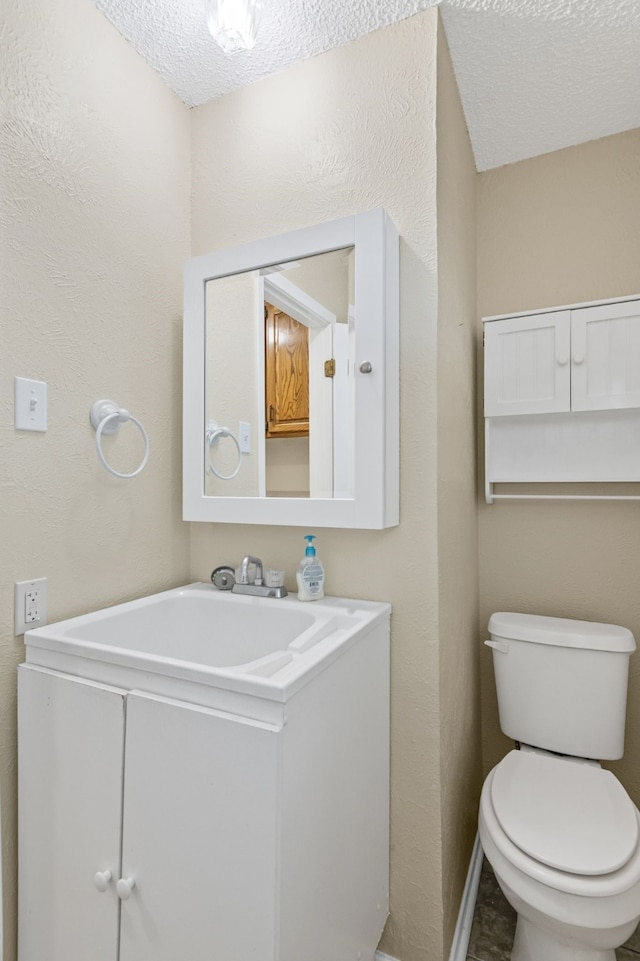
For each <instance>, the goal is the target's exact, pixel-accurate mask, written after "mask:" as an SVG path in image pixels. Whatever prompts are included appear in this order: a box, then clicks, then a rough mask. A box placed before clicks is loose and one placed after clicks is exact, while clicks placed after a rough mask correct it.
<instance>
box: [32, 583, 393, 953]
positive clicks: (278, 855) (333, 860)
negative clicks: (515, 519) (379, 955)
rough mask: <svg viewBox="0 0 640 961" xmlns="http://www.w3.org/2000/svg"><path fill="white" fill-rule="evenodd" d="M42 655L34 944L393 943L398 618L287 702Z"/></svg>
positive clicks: (96, 947)
mask: <svg viewBox="0 0 640 961" xmlns="http://www.w3.org/2000/svg"><path fill="white" fill-rule="evenodd" d="M274 603H275V602H274ZM28 653H29V656H30V657H33V658H41V659H42V660H44V661H45V662H46V663H42V662H41V663H27V664H23V665H21V666H20V667H19V669H18V732H19V737H18V760H19V779H18V780H19V922H18V958H19V961H44V959H46V961H182V959H184V961H213V959H215V961H218V959H220V961H301V959H304V961H326V959H329V958H335V959H336V961H342V959H343V958H344V959H347V958H350V957H353V958H356V956H357V955H358V953H360V955H361V957H362V959H363V961H370V959H372V958H373V955H374V953H375V949H376V946H377V943H378V940H379V938H380V935H381V933H382V929H383V927H384V924H385V921H386V918H387V915H388V889H387V886H388V843H389V838H388V815H389V811H388V805H389V797H388V783H389V782H388V765H389V758H388V755H389V732H388V725H389V718H388V687H389V629H388V618H387V620H386V622H385V623H380V624H378V625H376V626H375V628H373V629H372V630H370V631H369V632H364V633H363V635H362V638H361V639H359V640H358V641H357V643H353V644H352V645H351V646H350V647H348V648H347V649H346V650H345V651H344V652H341V654H340V656H339V657H335V658H334V660H332V661H330V662H329V663H328V665H327V666H326V668H325V669H324V670H323V671H322V672H321V673H319V674H318V675H317V676H314V677H313V680H312V681H311V682H310V683H308V684H306V685H304V686H302V687H301V688H300V689H299V690H298V691H297V692H296V693H295V694H293V695H292V696H291V698H290V699H289V700H287V701H286V702H282V703H280V702H278V701H276V700H269V699H268V698H267V697H265V696H260V691H259V690H258V688H259V682H256V684H257V694H256V696H253V695H251V696H249V695H246V694H240V693H234V692H229V691H227V690H223V689H222V688H216V687H214V686H207V685H205V684H194V683H191V682H188V681H185V680H180V679H173V678H168V677H164V676H161V675H156V676H154V675H153V674H151V673H149V672H145V671H142V670H136V671H134V670H132V669H129V668H127V669H125V668H124V667H117V668H115V667H113V666H109V665H103V664H101V663H100V662H99V661H97V660H91V659H86V660H83V659H82V658H78V657H75V656H73V657H72V656H68V657H67V655H64V656H63V655H61V654H60V652H56V651H54V652H49V651H47V650H45V649H41V648H37V647H33V648H31V649H30V648H28ZM65 657H67V659H66V660H65ZM78 663H80V664H82V667H81V668H78V666H77V665H78ZM58 664H59V665H60V668H59V669H58V667H57V665H58ZM65 668H66V670H65ZM74 668H75V669H76V670H79V671H80V673H82V672H85V671H86V673H87V675H88V676H87V677H82V676H77V675H73V676H72V675H71V674H70V673H67V672H68V671H70V670H71V669H74ZM102 672H107V674H108V677H109V679H108V680H102V678H103V677H104V676H105V675H104V674H103V673H102ZM92 674H93V677H92V676H91V675H92ZM163 685H164V689H163V690H159V688H160V687H162V686H163ZM141 688H146V690H142V689H141ZM174 692H175V694H174ZM129 880H131V881H133V882H134V883H133V887H132V888H131V889H130V892H129V891H127V888H126V886H124V887H123V885H122V882H123V881H124V882H127V881H129ZM118 882H120V884H118ZM127 894H129V896H128V897H127V896H126V895H127Z"/></svg>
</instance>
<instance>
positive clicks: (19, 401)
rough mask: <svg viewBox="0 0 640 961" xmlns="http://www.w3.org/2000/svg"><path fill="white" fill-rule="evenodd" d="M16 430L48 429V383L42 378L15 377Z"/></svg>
mask: <svg viewBox="0 0 640 961" xmlns="http://www.w3.org/2000/svg"><path fill="white" fill-rule="evenodd" d="M14 423H15V428H16V430H37V431H46V429H47V385H46V384H45V383H44V381H42V380H28V379H27V378H26V377H16V379H15V421H14Z"/></svg>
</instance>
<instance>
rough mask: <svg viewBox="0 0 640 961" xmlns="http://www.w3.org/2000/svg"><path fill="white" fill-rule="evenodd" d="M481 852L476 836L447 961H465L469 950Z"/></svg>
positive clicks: (480, 865) (480, 866)
mask: <svg viewBox="0 0 640 961" xmlns="http://www.w3.org/2000/svg"><path fill="white" fill-rule="evenodd" d="M482 858H483V851H482V847H481V845H480V837H479V836H478V835H477V834H476V839H475V842H474V845H473V851H472V852H471V861H470V862H469V870H468V872H467V880H466V882H465V886H464V891H463V892H462V900H461V902H460V911H459V913H458V921H457V923H456V929H455V931H454V933H453V942H452V944H451V951H450V953H449V961H465V958H466V957H467V951H468V948H469V937H470V936H471V925H472V923H473V912H474V910H475V906H476V899H477V897H478V885H479V884H480V871H481V870H482Z"/></svg>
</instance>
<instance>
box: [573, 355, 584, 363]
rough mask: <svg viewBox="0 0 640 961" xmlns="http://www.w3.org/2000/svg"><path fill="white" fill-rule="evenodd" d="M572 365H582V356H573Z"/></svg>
mask: <svg viewBox="0 0 640 961" xmlns="http://www.w3.org/2000/svg"><path fill="white" fill-rule="evenodd" d="M573 362H574V364H584V356H583V355H582V354H574V355H573Z"/></svg>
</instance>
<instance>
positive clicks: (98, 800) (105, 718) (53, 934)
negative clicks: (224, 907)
mask: <svg viewBox="0 0 640 961" xmlns="http://www.w3.org/2000/svg"><path fill="white" fill-rule="evenodd" d="M123 738H124V695H123V693H122V692H120V691H117V690H114V689H113V688H108V687H105V686H103V685H101V684H95V683H92V682H90V681H84V680H78V679H76V678H70V677H68V676H66V675H62V674H56V673H54V672H51V671H46V670H43V669H41V668H36V667H32V666H30V665H24V664H23V665H21V666H20V667H19V668H18V765H19V767H18V793H19V799H18V803H19V826H18V836H19V890H18V902H19V919H18V958H19V961H45V959H46V961H117V958H118V924H119V913H120V906H119V900H118V897H117V895H116V890H115V884H116V881H117V880H118V877H119V868H120V827H121V804H122V751H123ZM106 871H109V872H110V873H111V875H112V877H111V880H110V881H109V882H108V883H107V884H106V886H105V890H103V891H100V890H98V888H97V887H96V883H95V875H96V874H97V873H98V872H106Z"/></svg>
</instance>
